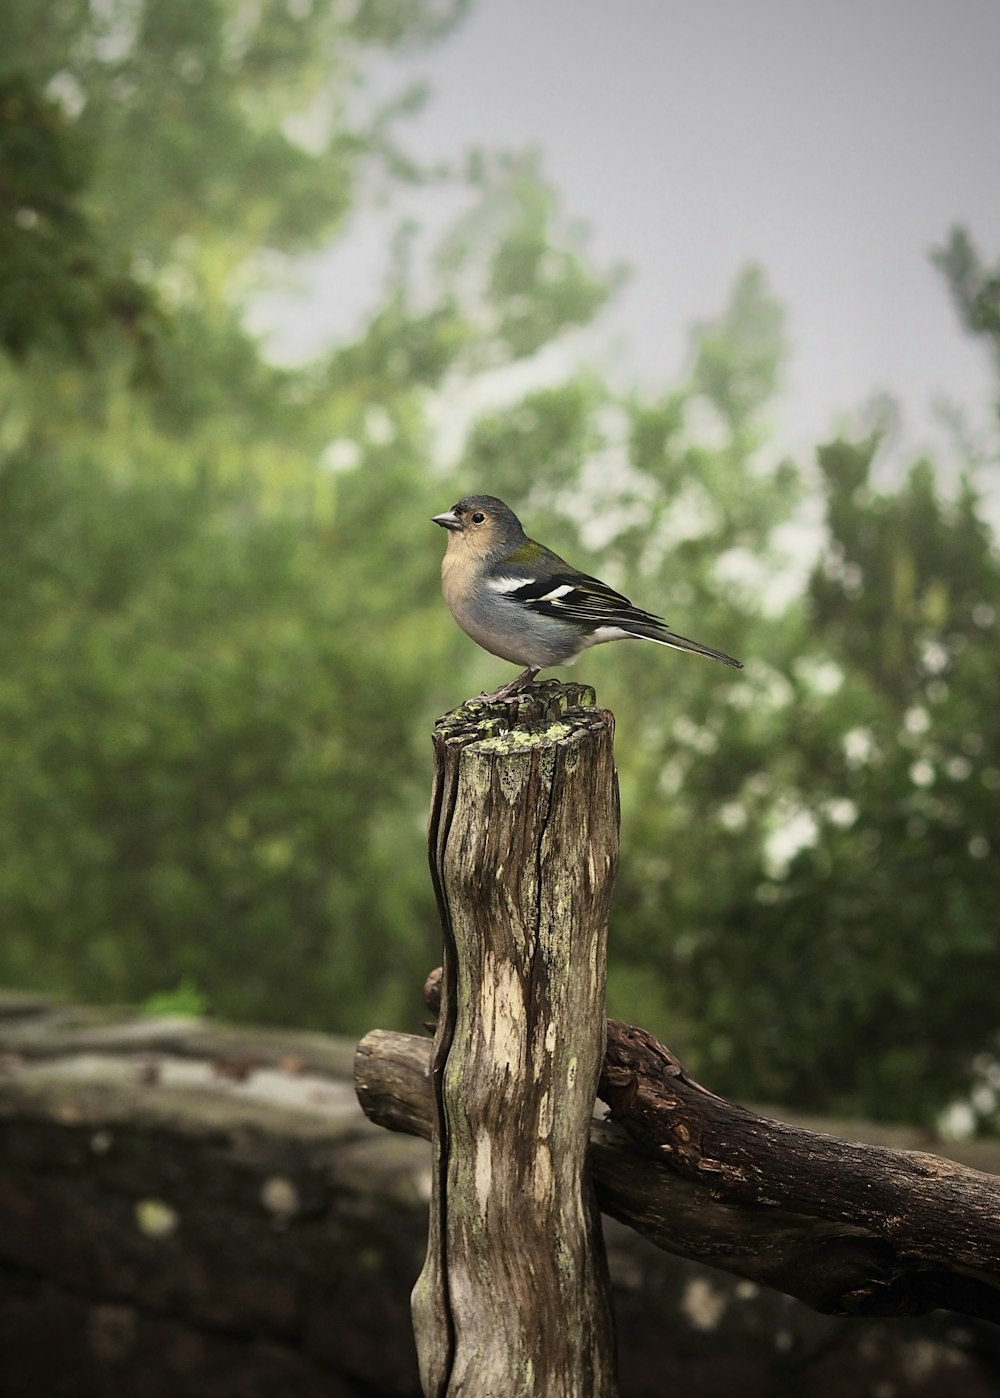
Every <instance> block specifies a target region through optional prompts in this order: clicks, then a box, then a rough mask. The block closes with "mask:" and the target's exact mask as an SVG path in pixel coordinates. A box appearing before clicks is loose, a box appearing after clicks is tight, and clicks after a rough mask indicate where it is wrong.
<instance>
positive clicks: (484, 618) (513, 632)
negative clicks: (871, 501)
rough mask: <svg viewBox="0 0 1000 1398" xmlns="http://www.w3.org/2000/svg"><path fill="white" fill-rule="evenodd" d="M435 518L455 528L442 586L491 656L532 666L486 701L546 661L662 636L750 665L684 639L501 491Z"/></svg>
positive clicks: (681, 646)
mask: <svg viewBox="0 0 1000 1398" xmlns="http://www.w3.org/2000/svg"><path fill="white" fill-rule="evenodd" d="M432 519H433V521H434V523H435V524H440V525H441V527H442V529H447V531H448V547H447V548H446V549H445V554H444V558H443V560H442V562H441V590H442V591H443V593H444V598H445V601H446V602H447V603H448V606H449V607H450V608H451V614H452V616H453V617H454V618H455V620H456V621H457V622H458V624H459V626H460V627H461V628H462V630H463V631H464V632H465V634H466V635H467V636H471V637H472V639H473V640H474V641H475V642H476V643H477V644H478V645H481V646H482V647H483V649H484V650H488V651H489V652H490V654H491V655H498V656H500V658H501V659H502V660H510V661H512V662H513V663H514V664H515V665H523V666H524V667H525V669H524V670H523V672H522V673H521V674H520V675H518V676H517V677H516V678H515V679H513V680H511V681H510V682H509V683H508V684H505V685H503V686H501V688H500V689H498V690H495V691H494V692H493V693H492V694H488V695H484V696H483V697H484V698H486V699H503V698H506V697H507V696H508V695H510V694H514V693H515V692H516V691H517V690H519V689H521V688H522V687H523V686H524V685H526V684H530V683H531V682H532V681H533V680H534V678H535V676H536V675H537V674H538V672H539V670H541V669H542V668H543V667H547V666H549V665H570V664H572V662H573V661H574V660H575V659H576V658H577V656H578V655H580V654H581V652H583V651H585V650H587V649H588V648H589V647H590V646H599V645H602V644H603V643H604V642H605V641H634V640H642V639H645V640H647V641H658V642H659V643H660V645H663V646H673V647H674V648H675V649H677V650H690V651H694V652H695V654H696V655H708V656H711V658H712V659H713V660H721V661H722V663H723V665H732V666H733V667H734V668H735V669H737V670H742V668H743V666H742V664H741V662H740V661H739V660H734V659H733V657H732V656H731V655H725V654H724V653H723V652H722V651H721V650H713V649H712V648H711V646H703V645H701V644H700V642H698V641H689V640H688V638H687V637H686V636H678V635H677V634H676V632H674V631H671V630H669V629H668V627H667V625H666V623H665V622H664V621H662V620H661V619H660V617H658V616H654V615H653V614H652V613H651V612H644V611H642V610H641V609H640V608H639V607H633V605H632V603H631V602H630V601H629V600H628V598H627V597H623V596H622V594H621V593H620V592H615V590H614V588H611V587H609V586H608V585H607V583H603V582H601V581H600V580H599V579H598V578H592V577H590V576H589V575H588V574H586V573H580V572H578V571H577V570H576V569H575V568H572V567H570V565H569V564H568V563H567V562H566V561H565V559H562V558H560V557H559V555H558V554H555V553H553V552H552V550H551V549H547V548H545V546H544V545H543V544H538V543H536V542H535V540H534V539H529V538H528V536H527V535H526V534H525V532H524V530H523V529H522V528H521V521H520V520H519V519H518V517H517V515H516V514H515V513H514V511H513V510H511V509H509V508H508V506H507V505H505V504H504V502H503V501H502V500H498V499H497V498H496V496H495V495H467V496H466V497H465V499H464V500H459V501H458V503H457V504H455V505H452V507H451V509H450V510H445V512H444V513H443V514H440V515H433V516H432Z"/></svg>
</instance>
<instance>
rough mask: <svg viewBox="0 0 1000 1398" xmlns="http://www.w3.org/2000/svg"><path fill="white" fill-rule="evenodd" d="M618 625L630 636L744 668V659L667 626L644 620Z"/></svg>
mask: <svg viewBox="0 0 1000 1398" xmlns="http://www.w3.org/2000/svg"><path fill="white" fill-rule="evenodd" d="M617 625H618V626H620V627H621V629H622V630H623V631H627V632H628V633H629V635H630V636H642V637H644V638H645V639H646V640H647V641H657V642H658V643H659V644H660V645H661V646H673V648H674V650H689V651H693V652H694V654H695V655H707V656H709V658H710V659H712V660H721V661H722V663H723V665H731V666H732V667H733V669H734V670H742V669H743V661H742V660H734V659H733V657H732V656H731V655H726V653H725V651H721V650H713V649H712V647H711V646H703V645H702V644H701V642H700V641H691V640H689V639H688V637H687V636H678V635H677V633H676V631H670V630H668V629H667V627H665V626H656V625H653V624H652V623H649V622H644V621H618V622H617Z"/></svg>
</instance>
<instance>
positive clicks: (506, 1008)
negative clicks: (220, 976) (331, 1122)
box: [413, 682, 618, 1398]
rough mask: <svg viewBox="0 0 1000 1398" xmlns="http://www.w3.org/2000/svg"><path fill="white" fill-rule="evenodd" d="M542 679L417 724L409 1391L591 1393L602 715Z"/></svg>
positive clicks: (598, 1246) (562, 1397)
mask: <svg viewBox="0 0 1000 1398" xmlns="http://www.w3.org/2000/svg"><path fill="white" fill-rule="evenodd" d="M587 698H589V700H590V703H591V704H592V703H593V697H592V692H591V693H590V694H589V695H588V693H587V691H585V690H584V689H582V688H581V687H579V686H566V685H560V684H556V683H554V682H550V683H546V684H542V685H536V686H532V687H531V688H530V689H529V690H528V691H526V692H524V693H522V694H519V695H516V696H514V698H513V699H511V700H508V701H505V702H503V703H500V704H492V705H490V706H488V707H486V706H482V705H475V704H472V705H467V706H464V707H463V708H462V709H459V710H456V711H455V712H454V713H453V714H450V715H447V716H446V717H445V718H444V719H442V720H440V722H439V723H438V725H437V728H436V730H435V734H434V753H435V787H434V796H433V800H432V807H431V818H430V827H429V852H430V860H431V870H432V877H433V880H434V886H435V891H436V893H437V898H438V905H439V909H440V913H441V922H442V929H443V933H444V975H443V981H442V990H441V1013H440V1016H439V1020H438V1028H437V1034H436V1037H435V1043H434V1060H433V1066H432V1068H431V1071H430V1078H429V1080H430V1084H431V1087H432V1100H433V1105H434V1111H433V1115H432V1125H433V1195H432V1202H431V1218H430V1232H429V1241H428V1252H427V1260H426V1264H425V1266H424V1269H423V1271H422V1273H421V1276H420V1279H419V1281H418V1283H417V1285H416V1287H415V1288H414V1294H413V1314H414V1329H415V1333H416V1337H417V1349H418V1354H419V1357H420V1365H421V1380H422V1383H423V1386H424V1391H425V1394H426V1395H427V1398H445V1396H446V1395H447V1398H460V1395H461V1398H466V1396H467V1398H488V1396H489V1398H494V1395H500V1394H502V1395H504V1398H519V1395H523V1398H529V1395H530V1396H531V1398H610V1396H611V1395H613V1394H614V1393H615V1392H616V1388H615V1380H614V1339H613V1334H614V1332H613V1323H612V1319H611V1312H610V1303H609V1299H608V1283H607V1276H606V1268H605V1262H604V1252H603V1242H602V1239H601V1232H600V1227H599V1215H598V1212H597V1208H596V1204H595V1201H594V1198H593V1194H592V1189H591V1186H590V1183H589V1178H588V1176H587V1171H586V1156H587V1143H588V1134H589V1126H590V1119H591V1115H592V1109H593V1102H594V1096H595V1093H596V1090H597V1082H598V1077H599V1074H600V1070H601V1063H602V1061H603V1056H604V1024H605V1019H604V1015H605V1011H604V989H605V953H606V929H607V917H608V908H609V905H610V900H611V891H612V884H613V879H614V870H615V864H616V859H617V850H618V793H617V778H616V774H615V769H614V759H613V753H612V737H613V720H612V717H611V715H610V714H609V713H607V712H606V711H604V710H600V709H596V708H593V707H589V706H585V705H583V704H581V700H583V699H587Z"/></svg>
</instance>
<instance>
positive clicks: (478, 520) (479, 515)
mask: <svg viewBox="0 0 1000 1398" xmlns="http://www.w3.org/2000/svg"><path fill="white" fill-rule="evenodd" d="M485 518H486V516H485V515H484V514H483V512H482V510H477V511H476V513H475V514H474V515H473V516H472V522H473V524H482V522H483V520H484V519H485Z"/></svg>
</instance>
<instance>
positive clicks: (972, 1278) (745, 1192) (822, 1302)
mask: <svg viewBox="0 0 1000 1398" xmlns="http://www.w3.org/2000/svg"><path fill="white" fill-rule="evenodd" d="M430 1055H431V1045H430V1044H429V1043H428V1042H427V1041H426V1040H424V1039H420V1038H417V1037H415V1036H411V1035H404V1034H389V1033H386V1032H384V1031H381V1030H375V1031H374V1032H373V1033H371V1034H368V1035H367V1036H366V1037H365V1038H364V1039H363V1040H362V1041H361V1043H360V1044H359V1046H358V1053H357V1059H356V1067H355V1078H356V1086H357V1092H358V1097H359V1100H360V1101H361V1104H362V1106H363V1107H364V1110H365V1112H366V1113H367V1115H368V1116H369V1117H370V1118H371V1119H372V1120H373V1121H375V1122H377V1123H379V1124H380V1125H382V1126H386V1127H389V1128H390V1129H392V1130H396V1131H406V1132H408V1133H410V1134H412V1135H420V1136H425V1137H427V1136H429V1134H430V1124H431V1115H432V1110H433V1108H432V1098H431V1088H430V1078H429V1071H430ZM599 1096H600V1100H601V1101H603V1102H605V1103H607V1105H608V1106H609V1107H610V1109H611V1116H610V1119H608V1120H604V1121H598V1120H595V1121H594V1124H593V1127H592V1130H591V1144H590V1165H591V1172H592V1175H593V1179H594V1184H595V1186H596V1191H597V1198H598V1202H599V1204H600V1207H601V1208H602V1210H603V1211H604V1212H605V1213H608V1214H611V1215H612V1216H613V1217H615V1218H618V1219H620V1220H621V1221H622V1222H624V1223H627V1224H629V1225H630V1226H631V1227H633V1228H635V1229H636V1230H637V1231H638V1232H640V1233H641V1234H643V1235H644V1236H645V1237H647V1238H649V1239H650V1240H651V1241H652V1242H653V1243H655V1244H656V1245H657V1246H658V1247H660V1248H663V1249H664V1250H665V1251H667V1252H672V1253H676V1254H678V1255H680V1256H682V1257H689V1258H694V1259H696V1260H698V1261H701V1262H706V1263H709V1264H710V1265H712V1266H715V1267H720V1268H722V1269H723V1270H725V1271H728V1272H733V1273H735V1274H737V1275H739V1276H742V1277H747V1278H749V1279H751V1280H753V1281H755V1282H761V1283H764V1284H766V1285H768V1286H772V1287H775V1288H777V1289H778V1290H780V1291H784V1292H786V1293H788V1294H789V1295H791V1296H796V1297H798V1298H799V1299H800V1300H802V1301H804V1302H806V1304H807V1305H809V1306H811V1307H813V1308H814V1309H815V1310H819V1311H824V1312H827V1313H830V1314H835V1315H852V1316H875V1315H879V1316H907V1315H916V1314H921V1313H923V1312H926V1311H929V1310H933V1309H935V1308H938V1307H943V1308H945V1309H948V1310H952V1311H956V1312H959V1313H961V1314H964V1315H969V1316H976V1317H979V1318H981V1319H985V1320H991V1321H994V1322H1000V1177H998V1176H994V1175H988V1174H983V1173H982V1172H980V1171H978V1170H971V1169H968V1168H967V1167H965V1166H962V1165H958V1164H955V1163H954V1162H952V1161H948V1160H943V1159H941V1158H940V1157H938V1156H934V1155H929V1154H926V1153H925V1152H922V1151H900V1150H889V1149H887V1148H885V1147H882V1146H871V1145H862V1144H853V1143H850V1142H847V1141H842V1140H839V1139H838V1138H836V1137H834V1136H827V1135H824V1134H822V1133H820V1132H817V1131H808V1130H806V1129H804V1128H802V1127H796V1126H790V1125H787V1124H784V1123H782V1122H778V1121H771V1120H768V1119H767V1118H764V1117H760V1116H756V1115H755V1114H754V1113H753V1112H750V1111H747V1110H746V1109H745V1108H743V1107H739V1106H736V1105H735V1104H733V1103H731V1102H727V1101H725V1100H724V1099H723V1098H721V1097H717V1096H715V1095H714V1094H713V1093H711V1092H709V1091H707V1090H706V1089H705V1088H704V1087H702V1086H700V1085H699V1084H698V1083H697V1082H695V1081H694V1079H693V1078H691V1077H690V1076H689V1075H688V1074H687V1073H686V1072H685V1070H684V1068H683V1067H682V1065H681V1064H680V1063H679V1062H678V1060H677V1059H676V1058H675V1057H674V1055H673V1054H672V1053H671V1052H670V1050H669V1049H666V1048H664V1046H663V1045H662V1044H659V1043H657V1041H656V1040H655V1039H654V1038H653V1037H652V1036H651V1035H649V1034H647V1033H646V1032H645V1031H644V1030H642V1029H635V1028H633V1027H631V1026H629V1025H625V1024H620V1023H618V1022H616V1021H614V1020H609V1022H608V1050H607V1057H606V1059H605V1064H604V1071H603V1074H602V1077H601V1087H600V1093H599Z"/></svg>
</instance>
